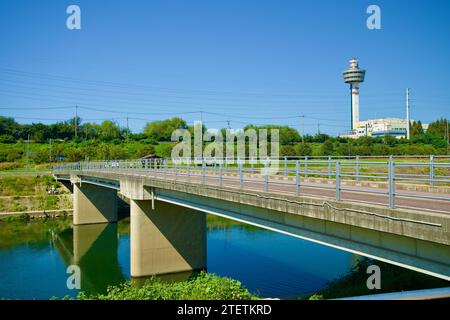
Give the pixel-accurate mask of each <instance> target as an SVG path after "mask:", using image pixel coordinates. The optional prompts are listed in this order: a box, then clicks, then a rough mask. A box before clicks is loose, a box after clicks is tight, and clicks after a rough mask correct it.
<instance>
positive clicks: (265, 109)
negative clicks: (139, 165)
mask: <svg viewBox="0 0 450 320" xmlns="http://www.w3.org/2000/svg"><path fill="white" fill-rule="evenodd" d="M70 4H77V5H79V6H80V8H81V19H82V29H81V30H68V29H67V28H66V19H67V17H68V15H67V14H66V8H67V6H68V5H70ZM370 4H377V5H379V6H380V7H381V12H382V29H381V30H369V29H367V27H366V19H367V17H368V15H367V14H366V9H367V7H368V6H369V5H370ZM449 14H450V1H439V0H435V1H403V0H396V1H363V0H347V1H342V0H315V1H312V0H309V1H300V0H297V1H287V0H281V1H275V0H266V1H264V0H245V1H243V0H239V1H236V0H227V1H225V0H221V1H219V0H216V1H214V0H209V1H206V0H205V1H197V0H188V1H187V0H184V1H181V0H180V1H168V0H164V1H163V0H161V1H159V0H158V1H155V0H150V1H148V0H147V1H144V0H142V1H138V0H134V1H124V0H114V1H112V0H110V1H101V0H89V1H75V0H73V1H64V0H59V1H54V0H41V1H39V2H37V1H31V0H28V1H25V0H14V1H12V0H5V1H1V2H0V41H1V47H0V115H6V116H14V117H16V118H17V120H18V121H19V122H23V123H30V122H38V121H39V122H44V123H49V122H54V121H53V119H55V120H56V119H68V118H70V117H72V116H73V115H74V112H75V108H74V107H73V106H74V105H79V106H80V108H79V115H80V116H81V117H82V119H84V120H85V121H97V122H98V121H101V120H102V119H110V118H112V119H114V120H115V121H117V122H118V123H119V124H120V125H122V126H123V125H125V123H126V120H125V118H126V117H127V113H128V117H129V124H130V127H131V129H132V130H133V131H139V130H141V129H142V127H143V126H144V124H145V122H146V121H151V120H158V119H164V118H168V117H171V116H175V115H178V116H181V117H183V118H185V119H186V120H187V121H188V122H192V121H194V120H199V119H200V118H203V120H204V121H205V124H206V125H207V126H208V127H212V128H220V127H225V126H226V125H227V120H230V121H231V126H232V127H234V128H239V127H242V126H243V125H244V124H245V123H254V124H265V123H274V124H287V125H291V126H294V127H296V128H297V129H300V124H301V119H300V118H299V116H301V115H304V116H305V120H304V123H305V132H307V133H315V132H317V129H318V124H319V123H320V130H321V131H322V132H326V133H330V134H337V133H340V132H345V131H346V130H347V129H348V128H349V126H350V106H349V103H350V102H349V90H348V87H347V85H346V84H344V83H343V80H342V71H343V70H344V69H346V68H347V66H348V60H349V59H350V58H352V57H357V58H358V59H359V60H360V66H361V67H362V68H365V69H366V70H367V75H366V82H365V83H363V84H362V85H361V110H360V112H361V119H366V118H374V117H403V116H404V109H405V107H404V105H405V88H406V87H411V90H412V112H411V113H412V118H414V119H421V120H423V121H425V122H428V121H432V120H435V119H437V118H440V117H442V116H446V117H449V116H450V112H449V110H450V92H449V91H450V90H449V89H450V85H449V83H450V59H449V58H450V41H449V39H450V19H448V15H449ZM40 107H55V108H59V107H65V108H64V109H63V108H62V109H39V108H40ZM7 108H14V109H7ZM93 109H97V110H100V111H96V110H93ZM198 111H204V112H203V114H202V115H200V113H199V112H198Z"/></svg>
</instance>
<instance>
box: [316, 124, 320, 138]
mask: <svg viewBox="0 0 450 320" xmlns="http://www.w3.org/2000/svg"><path fill="white" fill-rule="evenodd" d="M317 135H320V122H317Z"/></svg>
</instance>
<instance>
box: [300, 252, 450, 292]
mask: <svg viewBox="0 0 450 320" xmlns="http://www.w3.org/2000/svg"><path fill="white" fill-rule="evenodd" d="M370 265H377V266H379V267H380V270H381V289H380V290H369V289H368V288H367V284H366V281H367V278H368V277H369V276H370V275H369V274H367V267H369V266H370ZM448 286H449V282H448V281H445V280H442V279H438V278H435V277H432V276H428V275H426V274H423V273H418V272H415V271H412V270H408V269H405V268H401V267H397V266H394V265H391V264H388V263H384V262H381V261H375V260H372V259H369V258H362V257H361V258H359V259H358V261H357V262H356V264H355V266H354V267H353V268H352V270H350V271H349V272H348V273H347V274H346V275H344V276H343V277H341V278H338V279H336V280H334V281H331V282H329V283H328V285H327V286H326V287H325V288H324V289H322V290H320V291H319V292H317V293H315V294H313V295H311V296H309V297H307V298H308V299H309V300H323V299H337V298H348V297H355V296H364V295H371V294H381V293H389V292H401V291H410V290H421V289H432V288H440V287H448Z"/></svg>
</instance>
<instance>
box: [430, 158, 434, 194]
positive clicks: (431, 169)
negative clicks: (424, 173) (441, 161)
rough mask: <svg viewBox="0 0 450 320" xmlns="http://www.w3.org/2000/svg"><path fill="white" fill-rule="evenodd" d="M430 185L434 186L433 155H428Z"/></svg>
mask: <svg viewBox="0 0 450 320" xmlns="http://www.w3.org/2000/svg"><path fill="white" fill-rule="evenodd" d="M430 187H431V188H433V187H434V156H433V155H431V156H430Z"/></svg>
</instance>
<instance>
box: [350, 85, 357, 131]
mask: <svg viewBox="0 0 450 320" xmlns="http://www.w3.org/2000/svg"><path fill="white" fill-rule="evenodd" d="M350 90H351V95H352V130H355V129H356V126H357V123H358V122H359V86H358V84H356V83H352V84H351V85H350Z"/></svg>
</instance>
